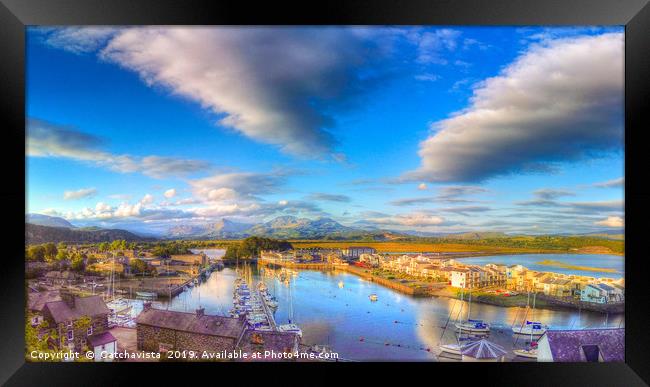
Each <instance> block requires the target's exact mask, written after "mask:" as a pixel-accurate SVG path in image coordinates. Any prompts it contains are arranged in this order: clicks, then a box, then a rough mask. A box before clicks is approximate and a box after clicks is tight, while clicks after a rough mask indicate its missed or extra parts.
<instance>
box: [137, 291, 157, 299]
mask: <svg viewBox="0 0 650 387" xmlns="http://www.w3.org/2000/svg"><path fill="white" fill-rule="evenodd" d="M135 294H136V296H138V297H144V298H156V297H157V296H158V294H156V293H153V292H135Z"/></svg>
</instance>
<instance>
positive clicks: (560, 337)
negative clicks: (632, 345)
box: [545, 328, 625, 362]
mask: <svg viewBox="0 0 650 387" xmlns="http://www.w3.org/2000/svg"><path fill="white" fill-rule="evenodd" d="M545 335H546V337H547V339H548V343H549V347H550V349H551V353H552V354H553V360H554V361H562V362H583V361H585V354H584V351H583V350H582V346H583V345H597V346H598V349H599V350H600V354H601V355H602V357H603V360H604V361H606V362H611V361H618V362H622V361H625V328H610V329H583V330H549V331H547V332H546V333H545Z"/></svg>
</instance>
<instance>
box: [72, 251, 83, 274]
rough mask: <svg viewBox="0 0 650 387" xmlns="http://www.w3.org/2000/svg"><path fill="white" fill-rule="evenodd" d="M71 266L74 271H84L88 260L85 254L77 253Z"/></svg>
mask: <svg viewBox="0 0 650 387" xmlns="http://www.w3.org/2000/svg"><path fill="white" fill-rule="evenodd" d="M71 267H72V270H74V271H84V270H85V269H86V262H85V260H84V257H83V255H81V254H75V255H74V256H73V257H72V262H71Z"/></svg>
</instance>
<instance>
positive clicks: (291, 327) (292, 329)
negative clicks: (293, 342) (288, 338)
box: [278, 324, 302, 337]
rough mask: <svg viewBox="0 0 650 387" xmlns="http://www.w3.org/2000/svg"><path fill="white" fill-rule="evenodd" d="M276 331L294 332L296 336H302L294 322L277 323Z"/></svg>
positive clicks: (300, 330)
mask: <svg viewBox="0 0 650 387" xmlns="http://www.w3.org/2000/svg"><path fill="white" fill-rule="evenodd" d="M278 331H280V332H294V333H297V334H298V336H300V337H302V329H300V327H299V326H298V325H296V324H282V325H278Z"/></svg>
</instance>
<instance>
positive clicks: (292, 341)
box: [238, 329, 300, 353]
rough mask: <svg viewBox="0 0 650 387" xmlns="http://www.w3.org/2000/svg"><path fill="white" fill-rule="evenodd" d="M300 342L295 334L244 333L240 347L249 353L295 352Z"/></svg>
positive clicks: (247, 331)
mask: <svg viewBox="0 0 650 387" xmlns="http://www.w3.org/2000/svg"><path fill="white" fill-rule="evenodd" d="M299 342H300V340H299V338H298V334H296V333H294V332H273V331H253V330H251V329H247V330H246V332H244V335H243V336H242V338H241V340H240V341H239V344H238V347H239V348H240V349H241V350H242V351H243V352H247V353H253V352H262V353H263V352H264V351H275V352H287V351H293V350H294V347H295V345H296V344H297V343H299Z"/></svg>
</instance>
